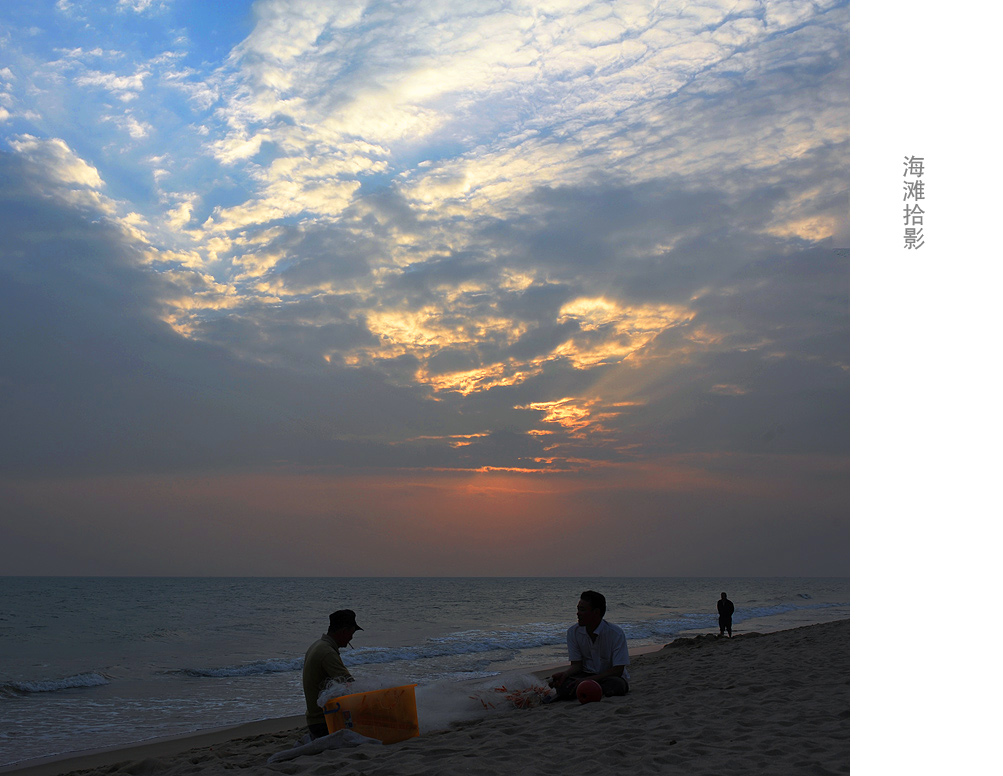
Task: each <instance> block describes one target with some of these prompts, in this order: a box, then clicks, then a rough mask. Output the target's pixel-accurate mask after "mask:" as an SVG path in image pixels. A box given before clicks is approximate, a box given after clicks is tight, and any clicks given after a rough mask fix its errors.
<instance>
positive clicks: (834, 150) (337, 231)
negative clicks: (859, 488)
mask: <svg viewBox="0 0 1003 776" xmlns="http://www.w3.org/2000/svg"><path fill="white" fill-rule="evenodd" d="M0 43H2V46H3V58H2V60H0V182H2V185H0V200H2V204H3V207H2V208H0V233H2V236H3V240H2V243H0V324H2V330H3V337H2V339H0V359H2V360H0V423H2V427H3V429H4V433H3V436H2V439H0V498H2V499H3V501H4V502H5V503H6V504H7V505H8V508H9V513H8V514H9V517H8V518H7V523H6V525H5V528H4V530H5V531H6V532H7V533H8V537H7V541H5V542H3V548H2V549H0V559H2V561H3V565H4V566H5V568H6V569H8V572H7V573H24V574H27V573H81V574H115V573H124V574H205V575H212V574H244V575H258V574H262V575H268V574H283V575H300V574H305V575H314V574H318V575H337V574H350V575H367V574H414V575H425V574H428V575H439V574H441V575H451V574H498V575H506V574H539V575H551V574H583V573H586V572H587V571H588V570H589V569H591V568H594V567H595V565H596V564H599V567H600V568H602V569H603V571H604V573H609V574H617V573H619V574H652V575H655V574H665V575H717V574H723V575H728V574H735V575H742V574H766V575H774V574H776V575H781V574H794V575H798V574H801V575H809V574H819V575H841V576H845V575H848V573H849V417H850V409H849V407H850V402H849V395H850V391H849V386H850V380H849V349H850V347H849V346H850V342H849V250H848V248H849V157H850V150H849V142H850V141H849V56H850V52H849V5H848V3H847V2H842V1H840V0H833V1H832V2H828V1H826V0H820V1H818V2H808V1H807V0H776V1H773V0H749V1H748V2H744V1H743V0H737V2H736V1H735V0H729V1H728V2H716V1H715V0H702V1H701V2H696V3H685V2H648V1H645V2H640V1H638V2H630V1H629V0H627V1H620V0H618V1H617V2H587V1H585V0H556V1H555V2H536V1H535V0H534V2H532V3H529V2H526V3H522V2H502V1H499V2H480V1H478V0H470V1H469V2H467V1H466V0H465V1H464V2H427V3H426V2H414V3H398V2H379V1H375V2H369V1H366V2H362V1H360V2H350V1H348V0H346V1H345V2H336V3H335V2H321V0H256V2H249V1H248V2H243V1H241V2H232V3H222V4H216V3H202V2H196V1H195V0H119V1H118V2H113V1H112V0H107V1H105V2H98V1H97V0H59V2H52V3H50V2H46V3H36V2H28V1H27V0H24V1H23V2H22V1H21V0H15V1H14V2H8V3H4V4H3V6H2V8H0ZM325 536H330V544H328V543H326V542H325Z"/></svg>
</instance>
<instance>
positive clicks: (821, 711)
mask: <svg viewBox="0 0 1003 776" xmlns="http://www.w3.org/2000/svg"><path fill="white" fill-rule="evenodd" d="M420 705H421V704H420V702H419V707H420ZM419 713H421V709H420V708H419ZM433 727H435V726H434V725H433ZM304 732H305V731H304V729H303V727H302V722H301V720H300V718H297V717H291V718H285V719H281V720H267V721H262V722H255V723H251V724H249V725H243V726H239V727H235V728H230V729H226V730H219V731H213V732H210V733H202V734H198V735H195V736H189V737H183V738H176V739H171V740H161V741H157V742H153V743H149V744H144V745H140V746H136V747H129V748H123V749H116V750H112V751H106V752H91V753H87V754H83V755H80V756H75V757H73V758H69V759H62V760H57V761H51V762H41V763H35V764H31V765H29V766H27V767H19V768H13V769H6V770H3V771H0V772H2V773H13V774H19V776H54V775H55V774H66V773H78V774H87V775H88V776H89V775H91V774H94V775H96V774H131V775H132V776H141V775H142V774H167V775H169V776H197V775H198V774H214V773H219V772H222V771H229V772H231V773H234V772H237V773H247V774H275V773H282V774H289V775H290V776H299V775H302V776H322V775H324V774H333V773H338V774H342V773H346V774H371V775H373V776H375V775H376V774H397V775H404V774H413V775H417V774H445V773H478V774H503V773H505V774H509V773H534V774H535V773H539V774H544V773H547V774H554V773H575V774H593V773H594V774H600V773H602V774H605V773H607V772H609V771H610V769H617V770H622V769H626V771H625V772H630V773H651V774H655V773H680V774H682V773H685V774H690V775H691V776H692V775H693V774H720V773H726V772H729V771H735V770H742V771H745V772H753V773H770V774H788V773H789V774H838V773H848V772H849V770H850V623H849V620H843V621H838V622H831V623H825V624H821V625H812V626H808V627H803V628H796V629H793V630H786V631H779V632H776V633H766V634H758V633H748V634H742V635H739V636H736V637H735V638H733V639H727V638H724V639H719V638H717V637H716V636H715V635H713V634H708V635H700V636H694V637H688V638H679V639H676V640H675V641H674V642H672V644H670V645H667V646H665V647H664V648H662V649H661V650H658V651H657V652H650V653H647V654H642V655H639V656H637V657H636V658H632V663H631V691H630V694H629V695H627V696H626V697H622V698H606V699H604V700H603V701H602V702H600V703H591V704H587V705H580V704H578V703H575V702H565V703H552V704H548V705H539V706H535V707H533V708H523V709H517V708H514V707H511V706H510V705H508V706H504V707H502V708H499V709H496V710H490V711H485V712H483V713H481V714H470V713H468V714H466V715H465V717H464V718H463V719H462V720H461V721H455V720H454V721H452V723H451V724H449V725H448V726H447V727H444V729H441V730H426V729H423V732H422V735H421V736H420V737H418V738H414V739H411V740H408V741H405V742H402V743H399V744H394V745H389V746H382V745H379V744H367V745H363V746H358V747H354V748H345V749H336V750H328V751H323V752H320V753H317V754H313V755H304V756H300V757H297V758H295V759H291V760H286V761H283V762H276V763H272V764H269V763H268V759H269V757H271V756H272V755H275V754H276V753H279V752H283V751H286V750H289V749H292V748H294V747H296V746H297V744H298V742H299V740H300V739H301V737H302V736H303V734H304Z"/></svg>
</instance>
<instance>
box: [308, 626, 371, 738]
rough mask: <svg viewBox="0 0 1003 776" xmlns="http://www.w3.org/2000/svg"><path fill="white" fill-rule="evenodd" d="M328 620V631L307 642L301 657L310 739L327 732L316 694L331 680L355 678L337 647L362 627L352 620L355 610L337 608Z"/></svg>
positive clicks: (344, 644)
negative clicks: (305, 649)
mask: <svg viewBox="0 0 1003 776" xmlns="http://www.w3.org/2000/svg"><path fill="white" fill-rule="evenodd" d="M330 621H331V624H330V626H329V627H328V629H327V633H325V634H324V635H323V636H321V637H320V638H319V639H317V641H315V642H314V643H313V644H311V645H310V649H308V650H307V651H306V657H305V658H304V659H303V694H304V695H305V696H306V724H307V727H308V728H309V730H310V738H311V739H314V738H320V737H321V736H326V735H327V723H326V722H325V721H324V710H323V709H322V708H321V707H320V706H318V705H317V698H318V696H319V695H320V694H321V692H323V691H324V689H325V688H326V687H327V685H328V683H329V682H331V681H335V682H351V681H354V680H353V679H352V675H351V674H350V673H349V671H348V669H347V668H345V664H344V663H343V662H342V660H341V654H340V653H339V652H338V650H339V649H340V648H341V647H344V646H347V645H348V643H349V642H350V641H351V640H352V636H354V635H355V631H360V630H362V628H360V627H359V624H358V623H357V622H356V621H355V612H353V611H352V610H351V609H339V610H338V611H336V612H334V613H333V614H332V615H331V616H330Z"/></svg>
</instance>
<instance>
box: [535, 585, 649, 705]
mask: <svg viewBox="0 0 1003 776" xmlns="http://www.w3.org/2000/svg"><path fill="white" fill-rule="evenodd" d="M605 616H606V597H605V596H604V595H603V594H602V593H597V592H596V591H595V590H586V591H585V592H584V593H582V595H581V600H579V601H578V624H577V625H572V626H571V627H570V628H568V659H569V660H570V661H571V665H570V666H568V668H566V669H565V670H564V671H560V672H558V673H556V674H554V675H553V676H552V677H551V678H550V682H549V684H550V686H551V687H554V688H556V689H557V698H556V700H565V699H569V698H574V697H575V691H576V689H577V688H578V683H579V682H581V681H583V680H585V679H592V680H593V681H596V682H598V683H599V686H600V687H602V690H603V695H626V694H627V692H628V690H629V689H630V686H629V685H628V683H627V682H628V680H629V679H630V674H629V672H628V671H627V666H628V665H629V664H630V655H629V654H628V653H627V637H626V636H624V634H623V631H622V630H621V629H620V628H618V627H617V626H616V625H614V624H613V623H611V622H606V620H605V619H603V618H604V617H605Z"/></svg>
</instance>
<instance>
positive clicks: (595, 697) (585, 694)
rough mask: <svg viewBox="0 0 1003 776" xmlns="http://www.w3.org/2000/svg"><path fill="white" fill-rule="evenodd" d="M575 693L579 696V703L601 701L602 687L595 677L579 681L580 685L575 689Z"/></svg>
mask: <svg viewBox="0 0 1003 776" xmlns="http://www.w3.org/2000/svg"><path fill="white" fill-rule="evenodd" d="M575 694H576V695H577V696H578V702H579V703H592V702H593V701H601V700H602V687H600V686H599V682H597V681H595V680H594V679H585V680H583V681H581V682H579V683H578V687H577V688H576V689H575Z"/></svg>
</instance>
